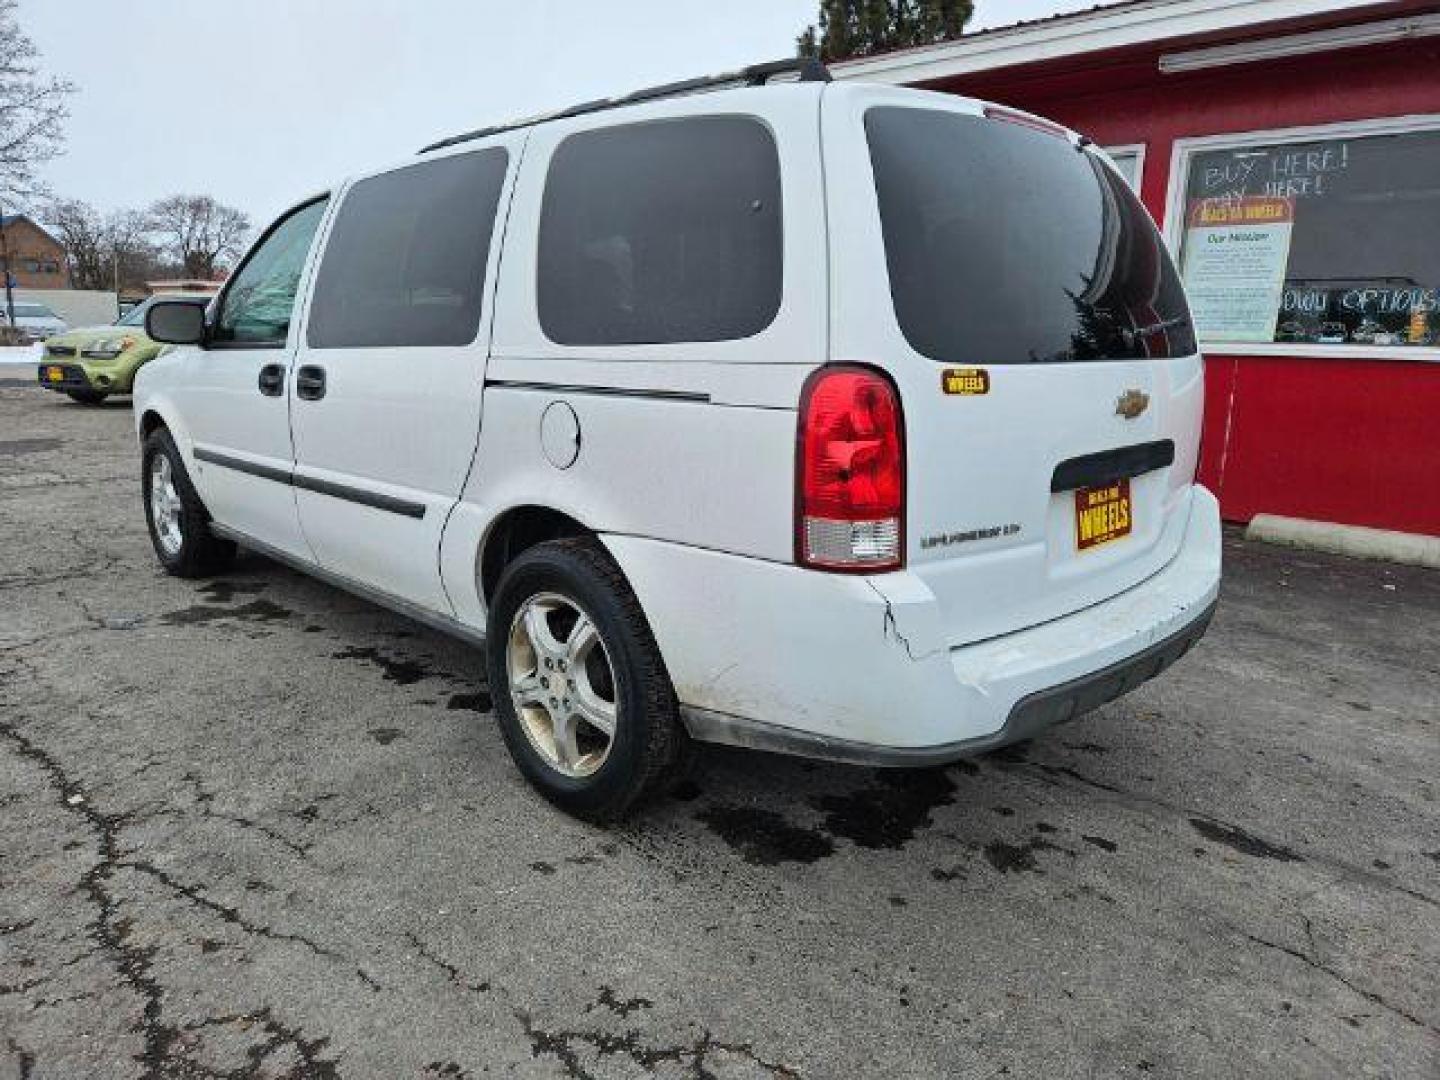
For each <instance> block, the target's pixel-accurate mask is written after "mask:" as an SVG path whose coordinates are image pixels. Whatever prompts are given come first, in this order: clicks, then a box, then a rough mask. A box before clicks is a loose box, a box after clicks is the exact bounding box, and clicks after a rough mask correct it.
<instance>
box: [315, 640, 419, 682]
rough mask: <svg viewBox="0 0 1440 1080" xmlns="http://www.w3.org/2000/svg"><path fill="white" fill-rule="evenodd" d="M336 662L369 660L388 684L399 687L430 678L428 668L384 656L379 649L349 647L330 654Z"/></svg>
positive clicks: (414, 662) (413, 661)
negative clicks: (397, 684) (396, 684)
mask: <svg viewBox="0 0 1440 1080" xmlns="http://www.w3.org/2000/svg"><path fill="white" fill-rule="evenodd" d="M332 655H333V656H334V658H335V659H336V660H369V661H370V662H371V663H372V664H374V665H375V666H376V667H378V668H380V670H381V671H383V672H384V673H385V679H386V680H387V681H388V682H393V683H399V684H400V685H401V686H410V685H411V684H412V683H417V682H419V681H420V680H421V679H426V678H429V677H430V674H431V672H430V670H429V668H427V667H425V665H424V664H421V663H419V662H417V661H415V660H402V659H400V658H398V657H394V656H386V655H385V654H384V653H382V652H381V651H380V650H379V649H371V648H361V647H360V646H358V645H351V646H348V647H347V648H344V649H341V650H340V651H339V652H337V653H333V654H332Z"/></svg>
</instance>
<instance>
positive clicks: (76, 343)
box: [39, 293, 210, 405]
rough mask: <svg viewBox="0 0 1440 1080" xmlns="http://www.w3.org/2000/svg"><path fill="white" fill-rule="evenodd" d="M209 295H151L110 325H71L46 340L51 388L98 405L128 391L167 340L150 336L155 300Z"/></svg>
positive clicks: (43, 368)
mask: <svg viewBox="0 0 1440 1080" xmlns="http://www.w3.org/2000/svg"><path fill="white" fill-rule="evenodd" d="M160 299H165V300H209V299H210V298H209V297H208V296H205V295H202V294H195V293H165V294H163V295H162V296H152V297H150V298H149V299H148V300H146V301H145V302H144V303H143V304H138V305H137V306H135V307H133V308H131V309H130V310H129V311H128V312H126V313H125V314H124V315H122V316H121V317H120V319H119V320H118V321H117V322H116V323H114V324H113V325H111V326H96V327H90V328H88V329H85V330H70V331H68V332H66V333H64V334H56V335H55V336H54V337H52V338H50V339H49V340H48V341H46V342H45V351H44V353H43V354H42V358H41V363H40V370H39V379H40V385H41V386H43V387H44V388H45V389H47V390H54V391H57V392H58V393H61V394H64V395H66V396H67V397H69V398H70V399H71V400H72V401H78V402H80V403H81V404H82V405H98V404H99V403H100V402H102V401H104V400H105V399H106V398H107V397H109V396H110V395H111V394H128V393H130V388H131V387H132V386H134V385H135V372H137V371H139V370H140V368H141V366H142V365H144V364H145V363H147V362H148V361H150V360H153V359H154V358H155V357H156V356H157V355H158V354H159V352H160V350H161V349H162V348H164V346H162V345H160V344H159V343H157V342H154V341H151V340H150V339H149V338H148V337H146V336H145V313H146V311H148V310H149V308H150V305H151V304H153V303H155V301H156V300H160Z"/></svg>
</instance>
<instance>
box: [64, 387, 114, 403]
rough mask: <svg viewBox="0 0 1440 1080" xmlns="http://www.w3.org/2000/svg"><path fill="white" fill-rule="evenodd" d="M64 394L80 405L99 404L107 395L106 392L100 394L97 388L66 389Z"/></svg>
mask: <svg viewBox="0 0 1440 1080" xmlns="http://www.w3.org/2000/svg"><path fill="white" fill-rule="evenodd" d="M65 396H66V397H68V398H69V399H70V400H71V401H74V402H77V403H78V404H80V405H99V404H100V403H101V402H102V401H104V400H105V399H106V398H107V397H109V395H108V394H102V393H101V392H100V391H99V390H66V391H65Z"/></svg>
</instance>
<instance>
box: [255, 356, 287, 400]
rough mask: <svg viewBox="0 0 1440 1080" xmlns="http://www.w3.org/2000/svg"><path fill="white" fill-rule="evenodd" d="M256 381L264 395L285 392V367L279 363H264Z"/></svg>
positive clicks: (275, 394)
mask: <svg viewBox="0 0 1440 1080" xmlns="http://www.w3.org/2000/svg"><path fill="white" fill-rule="evenodd" d="M256 382H257V383H258V384H259V386H260V393H262V394H264V395H265V396H266V397H279V396H280V395H281V394H283V393H284V392H285V369H284V368H283V367H281V366H280V365H279V364H266V365H265V366H264V367H262V368H261V369H260V378H259V379H257V380H256Z"/></svg>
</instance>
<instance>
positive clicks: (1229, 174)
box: [1190, 142, 1350, 199]
mask: <svg viewBox="0 0 1440 1080" xmlns="http://www.w3.org/2000/svg"><path fill="white" fill-rule="evenodd" d="M1349 167H1350V144H1349V143H1345V142H1331V143H1308V144H1305V145H1299V146H1296V145H1291V146H1275V147H1268V148H1265V149H1255V150H1236V151H1232V152H1228V153H1225V154H1213V155H1208V156H1207V157H1206V158H1205V159H1204V160H1202V161H1201V162H1200V164H1199V168H1198V169H1197V173H1198V175H1197V176H1196V177H1195V180H1196V181H1197V183H1196V184H1194V185H1193V186H1192V190H1191V192H1190V194H1191V195H1192V196H1198V197H1200V198H1203V199H1218V198H1228V199H1239V198H1244V197H1247V196H1259V197H1261V198H1268V199H1313V198H1320V197H1323V196H1324V195H1326V194H1327V193H1328V192H1329V189H1330V183H1331V180H1332V178H1333V177H1334V176H1335V174H1337V173H1341V172H1344V171H1345V170H1346V169H1348V168H1349Z"/></svg>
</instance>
